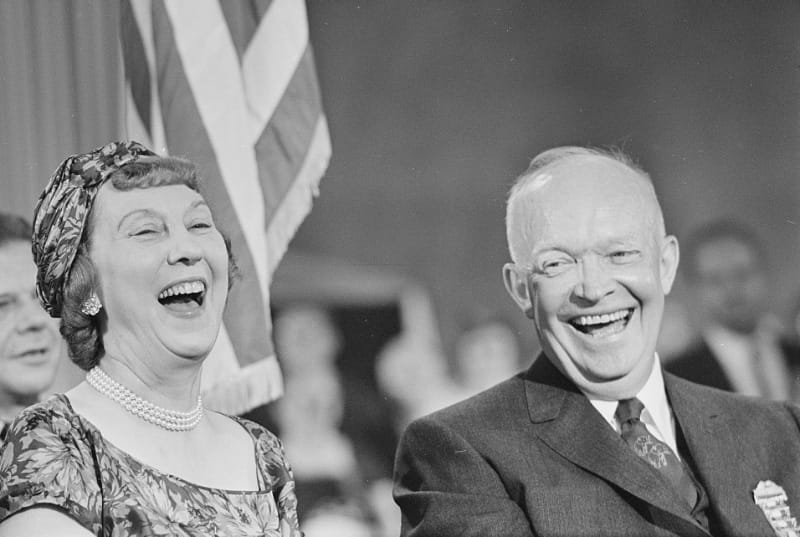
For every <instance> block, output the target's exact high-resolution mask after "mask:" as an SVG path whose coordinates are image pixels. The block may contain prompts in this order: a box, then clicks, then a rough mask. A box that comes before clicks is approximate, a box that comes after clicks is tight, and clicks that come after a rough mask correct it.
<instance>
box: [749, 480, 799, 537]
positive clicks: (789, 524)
mask: <svg viewBox="0 0 800 537" xmlns="http://www.w3.org/2000/svg"><path fill="white" fill-rule="evenodd" d="M753 499H754V500H755V502H756V505H757V506H758V507H760V508H761V511H763V513H764V516H765V517H767V521H768V522H769V524H770V526H772V529H773V530H774V531H775V535H776V536H777V537H800V526H798V525H797V519H796V518H794V517H793V516H792V513H791V511H790V510H789V505H788V501H789V497H788V496H787V495H786V491H785V490H783V487H781V486H779V485H776V484H775V483H773V482H772V481H759V482H758V486H757V487H756V488H755V490H753Z"/></svg>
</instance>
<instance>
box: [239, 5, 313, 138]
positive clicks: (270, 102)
mask: <svg viewBox="0 0 800 537" xmlns="http://www.w3.org/2000/svg"><path fill="white" fill-rule="evenodd" d="M307 46H308V26H307V22H306V4H305V2H303V1H298V0H273V2H272V3H271V4H270V6H269V10H268V11H267V12H266V13H265V14H264V16H263V17H262V19H261V23H260V24H259V25H258V29H257V30H256V33H255V34H254V35H253V38H252V40H251V41H250V45H249V46H248V47H247V52H245V56H244V58H243V61H242V75H243V80H244V92H245V99H246V102H247V110H248V112H249V118H250V123H251V127H250V133H251V140H252V143H255V142H256V140H257V139H258V138H259V136H261V132H262V131H263V130H264V127H265V126H266V124H267V122H268V121H269V119H270V118H271V117H272V114H273V112H274V111H275V109H276V108H277V106H278V103H279V102H280V100H281V97H282V96H283V94H284V91H285V88H286V86H287V84H288V83H289V81H290V80H291V79H292V76H293V74H294V72H295V71H296V69H297V65H298V64H299V63H300V59H301V58H302V56H303V53H304V52H305V50H306V48H307Z"/></svg>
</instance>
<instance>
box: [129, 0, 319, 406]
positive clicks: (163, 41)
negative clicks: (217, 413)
mask: <svg viewBox="0 0 800 537" xmlns="http://www.w3.org/2000/svg"><path fill="white" fill-rule="evenodd" d="M120 29H121V39H122V51H123V59H124V65H125V86H126V87H125V91H126V94H127V95H126V123H127V129H128V131H127V132H128V137H129V138H130V139H132V140H137V141H140V142H142V143H144V144H145V145H147V146H149V147H151V148H153V150H154V151H157V152H159V153H161V154H171V155H176V156H183V157H186V158H188V159H190V160H191V161H193V162H195V163H196V164H197V165H198V167H199V169H200V171H201V174H202V175H203V176H204V178H205V194H206V196H207V198H208V200H209V203H210V205H211V206H212V208H213V210H214V213H215V217H216V219H217V223H218V225H219V227H220V228H221V229H222V230H223V231H224V232H225V233H226V234H227V235H228V237H229V238H230V239H231V242H232V245H233V251H234V255H235V258H236V262H237V265H238V266H239V269H240V272H241V278H240V279H239V280H238V281H237V282H236V284H235V285H234V286H233V289H232V290H231V294H230V296H229V298H228V305H227V308H226V311H225V315H224V318H223V328H222V330H221V332H220V336H219V338H218V340H217V344H216V346H215V348H214V350H213V351H212V353H211V355H210V356H209V357H208V358H207V360H206V363H205V365H204V371H203V388H204V392H205V394H206V395H205V399H206V401H207V402H208V403H209V406H213V407H214V408H216V409H218V410H221V411H223V412H228V413H234V414H238V413H242V412H245V411H247V410H250V409H252V408H254V407H256V406H258V405H261V404H264V403H266V402H269V401H270V400H273V399H275V398H276V397H278V396H280V395H281V393H282V391H283V382H282V377H281V372H280V368H279V366H278V362H277V360H276V358H275V353H274V350H273V345H272V340H271V328H272V325H271V320H270V315H269V283H270V279H271V277H272V274H273V272H274V270H275V268H276V266H277V265H278V263H279V261H280V259H281V257H282V256H283V254H284V253H285V251H286V248H287V246H288V243H289V241H290V240H291V238H292V236H293V235H294V233H295V231H296V229H297V227H298V226H299V225H300V223H301V222H302V220H303V218H304V217H305V216H306V215H307V214H308V211H309V210H310V209H311V204H312V200H313V197H314V196H315V195H316V194H317V192H318V190H317V187H318V184H319V180H320V178H321V176H322V175H323V174H324V172H325V169H326V167H327V165H328V161H329V159H330V154H331V146H330V138H329V135H328V127H327V123H326V120H325V115H324V113H323V110H322V104H321V99H320V91H319V86H318V82H317V77H316V71H315V67H314V58H313V54H312V51H311V46H310V43H309V39H308V21H307V14H306V6H305V2H304V1H303V0H235V1H234V0H122V4H121V28H120Z"/></svg>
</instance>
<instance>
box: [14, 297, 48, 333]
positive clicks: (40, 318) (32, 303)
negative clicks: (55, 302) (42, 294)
mask: <svg viewBox="0 0 800 537" xmlns="http://www.w3.org/2000/svg"><path fill="white" fill-rule="evenodd" d="M48 322H49V317H48V315H47V313H46V312H45V311H44V308H42V306H41V304H39V300H38V299H37V298H36V297H35V296H30V297H24V298H22V299H21V302H20V309H19V318H18V320H17V330H18V331H20V332H26V331H28V330H40V329H42V328H44V327H45V326H46V324H47V323H48Z"/></svg>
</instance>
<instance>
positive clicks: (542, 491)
mask: <svg viewBox="0 0 800 537" xmlns="http://www.w3.org/2000/svg"><path fill="white" fill-rule="evenodd" d="M507 230H508V241H509V247H510V251H511V257H512V259H513V263H509V264H507V265H506V266H505V267H504V269H503V275H504V279H505V284H506V287H507V289H508V292H509V293H510V295H511V297H512V298H513V299H514V301H515V302H516V303H517V304H518V305H519V307H520V308H521V309H522V311H523V312H524V313H525V315H526V316H527V317H528V318H530V319H531V320H532V322H533V325H534V327H535V329H536V332H537V334H538V337H539V341H540V343H541V346H542V349H543V353H542V355H541V356H540V357H539V358H538V359H536V360H535V361H534V363H533V365H532V366H531V367H530V369H529V370H528V371H527V372H525V373H522V374H520V375H518V376H516V377H513V378H511V379H509V380H507V381H505V382H503V383H501V384H499V385H497V386H495V387H493V388H490V389H489V390H487V391H485V392H483V393H481V394H478V395H477V396H475V397H473V398H470V399H468V400H466V401H464V402H461V403H458V404H456V405H454V406H451V407H449V408H447V409H444V410H441V411H438V412H436V413H434V414H431V415H429V416H426V417H423V418H421V419H419V420H416V421H415V422H413V423H412V424H411V425H409V426H408V428H407V429H406V431H405V433H404V435H403V438H402V440H401V442H400V446H399V448H398V453H397V458H396V461H395V476H394V479H395V490H394V494H395V499H396V501H397V503H398V505H399V506H400V508H401V510H402V535H403V536H406V537H434V536H435V537H448V536H456V535H458V536H482V537H490V536H514V537H517V536H518V537H524V536H533V535H537V536H551V535H552V536H575V535H586V536H610V535H624V536H631V537H633V536H641V535H661V536H669V535H681V536H707V535H726V536H727V535H741V536H752V535H765V536H766V535H776V534H777V535H793V534H790V533H777V532H778V531H786V529H787V528H789V529H794V528H796V527H797V522H796V521H795V520H794V518H793V516H792V515H794V514H796V513H798V512H800V409H798V408H797V407H794V406H792V405H789V404H786V403H777V402H768V401H765V400H760V399H750V398H745V397H743V396H739V395H734V394H731V393H727V392H721V391H718V390H714V389H712V388H709V387H704V386H699V385H696V384H693V383H690V382H688V381H685V380H683V379H680V378H677V377H674V376H672V375H670V374H668V373H663V372H662V369H661V365H660V363H659V358H658V356H657V355H656V353H655V344H656V337H657V335H658V331H659V324H660V322H661V316H662V312H663V307H664V296H665V295H666V294H667V293H668V292H669V290H670V287H671V285H672V282H673V279H674V277H675V272H676V269H677V266H678V257H679V255H678V243H677V240H676V239H675V238H674V237H672V236H670V235H667V234H666V233H665V230H664V222H663V217H662V214H661V209H660V208H659V205H658V201H657V199H656V195H655V192H654V189H653V186H652V183H651V181H650V179H649V177H648V176H647V174H646V173H645V172H644V171H642V170H641V169H639V168H638V167H637V166H635V165H634V164H633V163H632V162H631V161H630V160H629V159H628V158H627V157H625V156H624V155H622V154H619V153H612V152H605V151H599V150H594V149H586V148H577V147H563V148H556V149H551V150H549V151H546V152H544V153H542V154H540V155H539V156H537V157H536V158H534V160H533V162H532V163H531V166H530V167H529V168H528V170H527V171H526V172H524V173H523V174H522V176H521V177H520V178H519V179H518V181H517V183H516V184H515V185H514V187H513V189H512V191H511V195H510V197H509V200H508V209H507Z"/></svg>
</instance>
